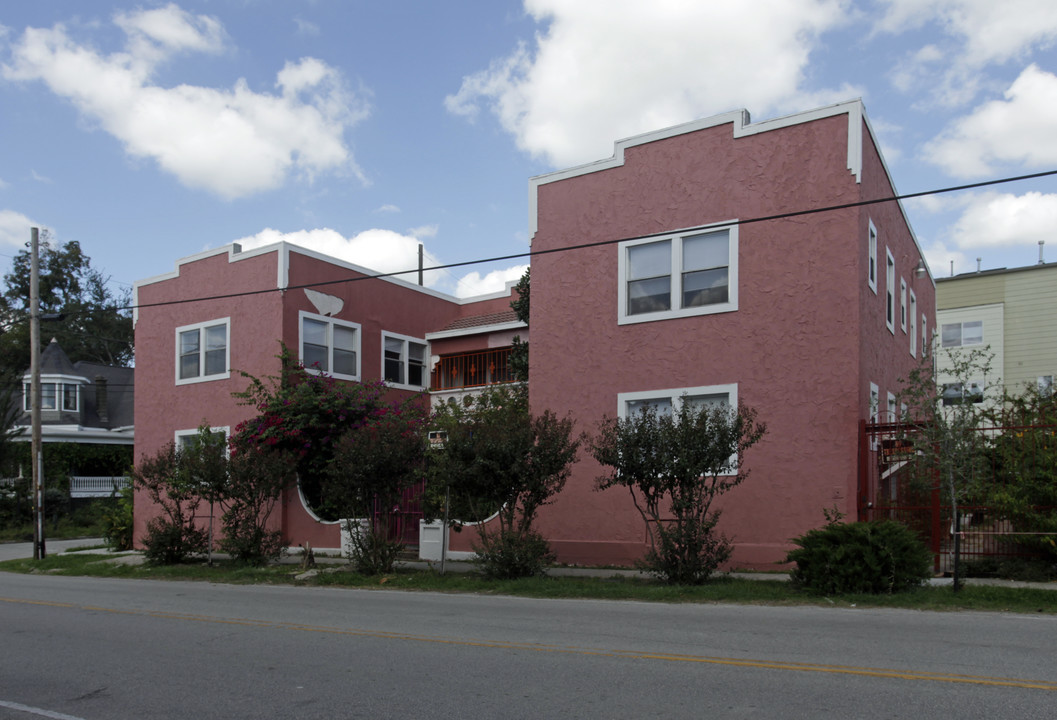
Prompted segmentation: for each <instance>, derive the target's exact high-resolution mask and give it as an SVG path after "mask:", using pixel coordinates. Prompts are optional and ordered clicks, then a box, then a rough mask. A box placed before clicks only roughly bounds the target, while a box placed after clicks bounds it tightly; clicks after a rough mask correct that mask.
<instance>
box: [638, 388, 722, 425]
mask: <svg viewBox="0 0 1057 720" xmlns="http://www.w3.org/2000/svg"><path fill="white" fill-rule="evenodd" d="M683 402H689V403H691V405H693V406H695V407H702V406H704V407H730V408H736V407H737V406H738V385H737V383H732V384H726V385H702V386H698V387H688V388H670V389H665V390H642V391H639V392H626V393H619V394H618V395H617V417H620V418H622V419H623V418H628V417H631V416H632V415H634V414H635V413H636V412H639V411H641V410H643V409H644V408H647V407H652V408H654V409H655V410H656V411H657V412H658V414H662V415H667V414H669V413H672V412H676V411H677V410H678V409H679V407H680V404H681V403H683Z"/></svg>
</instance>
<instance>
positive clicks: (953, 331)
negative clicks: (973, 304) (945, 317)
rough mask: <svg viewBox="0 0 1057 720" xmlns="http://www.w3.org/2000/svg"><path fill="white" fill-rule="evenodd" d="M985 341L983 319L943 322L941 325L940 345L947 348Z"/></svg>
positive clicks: (978, 343) (980, 343) (979, 343)
mask: <svg viewBox="0 0 1057 720" xmlns="http://www.w3.org/2000/svg"><path fill="white" fill-rule="evenodd" d="M983 342H984V322H983V320H972V321H970V322H962V323H943V325H942V326H940V346H941V347H945V348H950V347H963V346H966V345H982V344H983Z"/></svg>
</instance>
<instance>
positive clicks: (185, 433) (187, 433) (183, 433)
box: [173, 425, 231, 449]
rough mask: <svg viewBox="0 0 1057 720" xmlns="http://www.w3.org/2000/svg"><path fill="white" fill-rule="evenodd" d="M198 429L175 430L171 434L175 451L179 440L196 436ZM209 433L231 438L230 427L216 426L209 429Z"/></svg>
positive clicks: (178, 445)
mask: <svg viewBox="0 0 1057 720" xmlns="http://www.w3.org/2000/svg"><path fill="white" fill-rule="evenodd" d="M198 430H199V428H193V429H191V430H177V431H176V432H174V433H173V442H174V443H175V444H176V447H177V449H179V447H180V439H181V438H185V437H194V436H195V435H198ZM209 432H211V433H224V437H225V438H229V437H231V426H230V425H217V426H211V427H210V428H209Z"/></svg>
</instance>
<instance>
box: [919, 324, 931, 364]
mask: <svg viewBox="0 0 1057 720" xmlns="http://www.w3.org/2000/svg"><path fill="white" fill-rule="evenodd" d="M930 339H931V338H929V321H928V318H927V317H925V316H924V315H922V316H921V357H928V355H929V341H930Z"/></svg>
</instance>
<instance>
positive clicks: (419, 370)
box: [382, 332, 429, 390]
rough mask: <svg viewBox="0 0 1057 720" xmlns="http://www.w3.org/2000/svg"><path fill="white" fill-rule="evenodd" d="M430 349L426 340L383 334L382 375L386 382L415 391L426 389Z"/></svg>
mask: <svg viewBox="0 0 1057 720" xmlns="http://www.w3.org/2000/svg"><path fill="white" fill-rule="evenodd" d="M428 349H429V346H428V345H426V342H425V341H424V340H418V339H416V338H411V337H406V336H404V335H395V334H393V333H386V332H383V333H382V368H383V372H382V374H383V377H384V378H385V381H386V382H387V383H389V384H390V385H398V386H400V387H406V388H411V389H415V390H421V389H423V388H425V387H426V384H427V375H426V358H427V356H428V355H427V353H428Z"/></svg>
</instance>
